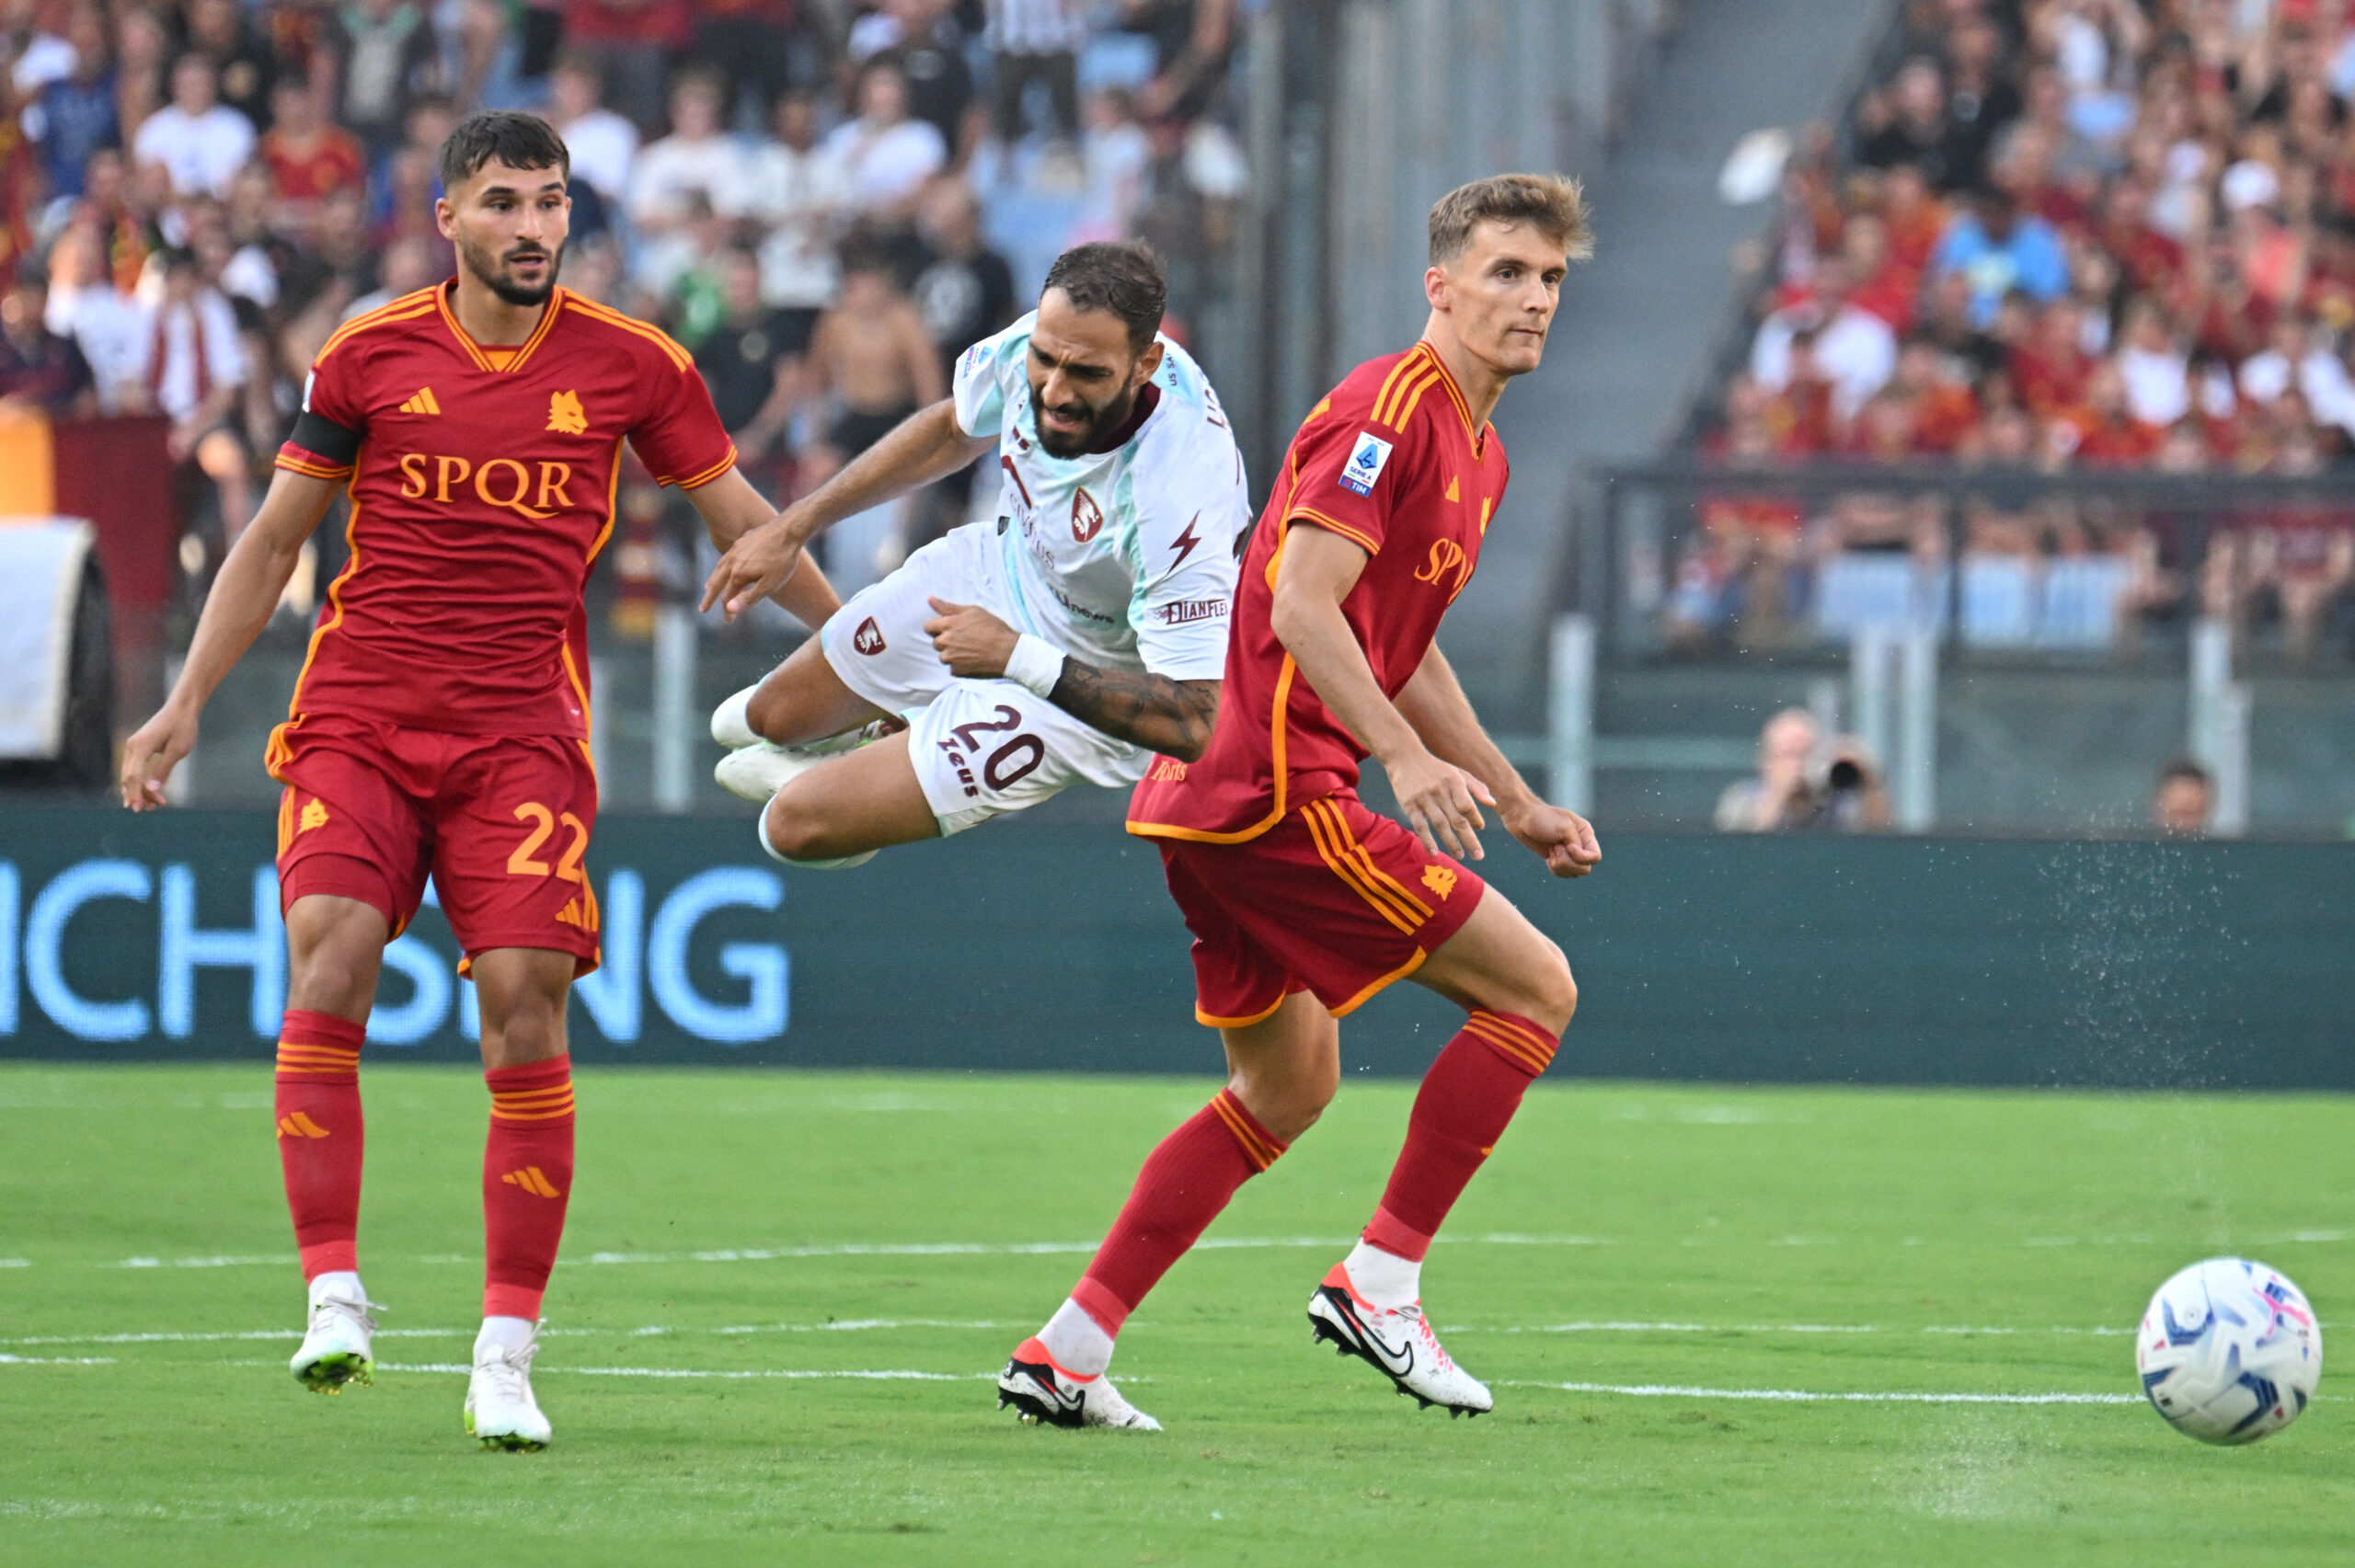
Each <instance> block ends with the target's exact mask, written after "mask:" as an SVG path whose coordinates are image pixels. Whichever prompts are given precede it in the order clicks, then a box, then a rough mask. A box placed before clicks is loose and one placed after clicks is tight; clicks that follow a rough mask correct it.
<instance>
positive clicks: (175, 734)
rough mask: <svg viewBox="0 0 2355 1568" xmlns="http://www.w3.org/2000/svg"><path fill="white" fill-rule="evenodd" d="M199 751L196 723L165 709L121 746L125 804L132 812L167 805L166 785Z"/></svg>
mask: <svg viewBox="0 0 2355 1568" xmlns="http://www.w3.org/2000/svg"><path fill="white" fill-rule="evenodd" d="M195 749H196V720H195V719H193V718H184V717H181V716H180V715H178V714H175V713H174V712H173V711H172V710H171V709H170V708H168V707H167V708H166V709H164V710H163V711H162V712H160V713H158V714H157V715H155V717H154V718H151V719H149V720H148V721H147V722H146V723H145V724H143V725H141V726H140V727H138V728H137V729H136V730H134V731H132V736H131V738H130V739H129V740H126V741H124V742H123V745H122V777H121V786H122V803H123V804H124V805H125V806H127V807H131V809H132V810H133V811H153V810H154V809H155V808H156V807H159V806H165V805H168V804H169V802H167V801H166V800H165V798H164V784H165V783H166V781H167V780H168V779H170V777H171V776H172V770H173V769H174V768H176V767H178V766H179V764H180V762H181V761H182V760H183V759H184V758H186V757H187V756H188V754H189V753H190V751H192V750H195Z"/></svg>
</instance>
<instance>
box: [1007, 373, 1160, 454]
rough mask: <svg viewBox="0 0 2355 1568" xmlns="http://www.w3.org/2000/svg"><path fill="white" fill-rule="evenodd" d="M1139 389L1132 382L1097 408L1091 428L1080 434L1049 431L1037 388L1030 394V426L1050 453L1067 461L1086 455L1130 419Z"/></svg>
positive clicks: (1089, 422) (1047, 452)
mask: <svg viewBox="0 0 2355 1568" xmlns="http://www.w3.org/2000/svg"><path fill="white" fill-rule="evenodd" d="M1137 390H1138V389H1137V388H1136V387H1133V386H1132V387H1130V388H1128V389H1127V390H1126V391H1124V392H1122V393H1121V394H1120V395H1119V396H1118V397H1115V398H1114V399H1113V400H1112V401H1111V402H1109V403H1108V404H1106V405H1105V406H1103V407H1101V408H1098V409H1097V410H1096V412H1095V414H1094V416H1093V417H1092V418H1089V420H1088V421H1087V428H1086V429H1084V430H1082V431H1081V432H1080V433H1079V434H1077V435H1075V436H1056V435H1049V434H1048V433H1047V429H1046V427H1045V426H1043V425H1041V424H1040V423H1039V413H1038V408H1039V397H1038V393H1037V391H1036V390H1035V389H1034V390H1033V391H1032V393H1031V396H1030V409H1031V412H1030V428H1031V429H1032V430H1033V431H1035V432H1037V434H1038V437H1039V445H1040V448H1041V449H1043V450H1044V451H1045V452H1046V454H1047V455H1048V456H1049V457H1052V458H1060V459H1062V460H1063V461H1065V462H1068V461H1070V460H1071V459H1072V458H1074V457H1086V455H1087V454H1088V453H1090V452H1094V451H1095V450H1096V449H1097V447H1098V446H1100V445H1102V444H1103V441H1104V438H1105V437H1106V436H1108V435H1109V434H1111V433H1112V432H1113V431H1114V430H1117V429H1120V427H1121V426H1122V425H1125V424H1127V423H1128V420H1129V416H1130V415H1131V414H1132V413H1134V412H1135V411H1136V406H1137Z"/></svg>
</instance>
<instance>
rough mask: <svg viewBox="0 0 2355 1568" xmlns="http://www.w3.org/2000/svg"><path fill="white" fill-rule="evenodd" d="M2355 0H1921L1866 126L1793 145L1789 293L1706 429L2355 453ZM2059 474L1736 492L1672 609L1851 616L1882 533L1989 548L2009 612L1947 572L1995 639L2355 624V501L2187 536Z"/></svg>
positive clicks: (2181, 465) (1771, 307) (1997, 446)
mask: <svg viewBox="0 0 2355 1568" xmlns="http://www.w3.org/2000/svg"><path fill="white" fill-rule="evenodd" d="M2351 9H2355V7H2350V6H2349V0H1905V4H1903V5H1902V6H1901V7H1900V13H1899V23H1898V31H1899V36H1898V38H1897V40H1895V41H1894V43H1893V46H1892V48H1891V50H1890V55H1889V65H1888V69H1887V70H1886V72H1885V74H1882V75H1881V76H1880V77H1879V79H1878V80H1876V81H1875V82H1873V83H1872V84H1871V85H1870V86H1869V87H1868V89H1867V91H1866V92H1865V93H1864V94H1863V95H1862V97H1861V98H1860V100H1859V101H1858V103H1857V105H1856V107H1855V112H1854V116H1853V119H1852V120H1851V122H1850V123H1849V124H1848V125H1847V126H1846V127H1845V128H1844V131H1842V132H1833V131H1832V130H1831V129H1829V128H1821V129H1819V130H1817V131H1815V132H1811V133H1810V134H1809V135H1808V136H1807V137H1805V138H1803V140H1802V143H1801V144H1800V145H1799V146H1798V148H1797V149H1796V151H1795V153H1794V155H1793V156H1792V157H1791V159H1790V161H1789V162H1788V163H1787V164H1786V166H1785V170H1784V175H1783V193H1782V194H1783V211H1782V219H1781V222H1780V223H1779V225H1778V227H1777V229H1776V231H1775V235H1774V237H1773V240H1772V243H1771V246H1770V247H1769V250H1768V253H1766V254H1764V255H1763V256H1762V257H1761V258H1760V260H1761V262H1762V264H1763V271H1764V274H1765V286H1764V288H1763V291H1762V297H1761V300H1760V304H1759V309H1760V313H1761V318H1760V320H1759V323H1758V326H1757V329H1756V334H1755V337H1754V338H1753V339H1752V343H1751V348H1750V353H1749V355H1748V360H1747V363H1746V366H1745V367H1744V368H1743V369H1742V370H1741V371H1740V372H1739V373H1737V374H1736V375H1734V376H1733V378H1732V379H1731V381H1730V383H1729V384H1728V385H1727V386H1726V387H1725V388H1724V391H1723V397H1722V407H1721V410H1720V417H1719V418H1717V420H1716V421H1715V422H1714V423H1713V425H1712V427H1711V428H1710V429H1709V430H1708V431H1707V433H1706V437H1705V438H1704V441H1703V448H1704V452H1705V453H1706V455H1707V456H1708V457H1709V458H1711V459H1713V460H1715V461H1717V462H1718V463H1722V464H1727V465H1729V466H1738V467H1749V466H1766V465H1774V464H1786V463H1788V462H1791V461H1794V460H1809V459H1815V460H1823V459H1840V460H1846V461H1848V462H1850V463H1854V464H1914V465H1924V464H1961V465H1966V466H1971V467H1985V468H1991V469H1999V470H2008V471H2011V472H2014V473H2043V474H2055V475H2058V474H2090V475H2100V474H2103V473H2115V472H2118V471H2120V470H2142V471H2156V472H2160V473H2165V474H2169V475H2211V476H2215V475H2293V476H2294V475H2329V474H2330V472H2331V471H2332V470H2334V469H2335V468H2338V467H2339V466H2342V465H2348V464H2350V463H2355V371H2350V360H2349V349H2350V348H2355V121H2350V119H2349V101H2350V98H2355V15H2350V10H2351ZM2044 494H2045V495H2046V497H2047V498H2043V499H2031V497H2035V496H2038V495H2039V492H2038V491H2037V490H2036V489H2034V488H2033V487H2026V488H2019V489H2016V490H2015V491H2014V492H2013V493H2012V494H2010V495H2006V494H2005V493H2004V492H2003V490H2002V487H2001V486H1992V487H1990V488H1989V489H1988V490H1986V491H1983V492H1982V493H1981V494H1979V495H1978V496H1977V497H1976V498H1974V499H1973V501H1972V502H1971V503H1970V504H1968V505H1967V506H1965V507H1963V508H1960V509H1959V511H1960V513H1961V515H1959V516H1957V515H1951V514H1948V513H1947V511H1946V510H1945V509H1942V508H1940V507H1938V506H1936V505H1927V506H1924V505H1920V504H1901V503H1899V502H1896V501H1893V500H1891V499H1890V498H1873V497H1866V496H1847V497H1844V498H1842V499H1841V500H1839V501H1838V502H1836V503H1833V504H1832V505H1830V506H1828V507H1826V508H1824V509H1822V510H1821V511H1820V512H1817V513H1815V514H1814V515H1809V512H1808V509H1806V508H1803V507H1801V506H1799V505H1798V504H1796V503H1788V502H1775V501H1766V500H1761V499H1758V498H1747V499H1744V498H1735V497H1727V498H1720V500H1719V501H1718V503H1717V505H1716V506H1715V508H1714V510H1711V511H1710V514H1709V516H1708V519H1707V521H1706V526H1705V527H1704V528H1703V529H1702V530H1701V531H1700V532H1699V534H1698V535H1697V536H1696V537H1695V538H1694V540H1693V541H1692V542H1691V543H1690V544H1689V546H1688V548H1687V550H1686V552H1685V554H1684V555H1683V558H1682V559H1681V560H1680V561H1679V562H1678V563H1677V567H1676V571H1677V589H1676V593H1675V595H1674V600H1675V602H1674V603H1673V604H1672V605H1671V611H1670V621H1671V631H1672V632H1674V633H1675V634H1677V635H1685V636H1692V637H1703V638H1706V637H1709V636H1712V635H1717V634H1719V633H1720V632H1722V631H1723V630H1724V629H1725V628H1726V627H1728V626H1729V625H1730V624H1733V623H1734V622H1736V621H1740V620H1743V619H1748V620H1750V621H1752V622H1764V621H1771V620H1773V619H1774V618H1775V616H1776V615H1777V614H1782V613H1786V612H1790V611H1792V610H1793V609H1794V608H1795V607H1797V606H1798V604H1799V601H1806V607H1807V608H1808V609H1809V611H1810V612H1812V614H1813V616H1814V619H1815V621H1816V623H1817V625H1818V628H1819V629H1820V630H1822V631H1825V632H1836V631H1838V630H1840V629H1841V627H1840V625H1839V624H1837V623H1838V622H1839V621H1840V618H1841V613H1842V612H1840V611H1839V610H1838V608H1837V606H1836V605H1832V606H1831V607H1830V608H1829V609H1828V610H1827V602H1826V594H1825V591H1824V589H1825V585H1824V584H1823V582H1822V581H1821V578H1823V576H1824V575H1825V573H1826V571H1827V570H1828V569H1829V568H1831V567H1832V566H1834V565H1835V564H1836V562H1835V559H1834V558H1835V557H1836V556H1838V555H1841V554H1842V553H1844V552H1856V551H1864V552H1872V551H1901V552H1907V553H1910V554H1911V555H1913V556H1914V557H1915V559H1916V564H1917V571H1916V576H1917V577H1918V576H1920V574H1921V572H1922V571H1928V570H1935V571H1938V572H1944V571H1947V569H1948V563H1949V559H1950V557H1951V556H1952V555H1955V554H1958V553H1959V555H1961V556H1962V557H1963V562H1962V564H1963V566H1964V567H1965V568H1966V571H1967V570H1968V568H1969V566H1970V561H1971V560H1973V559H1976V560H1977V561H1979V562H1981V563H1983V564H1984V566H1985V569H1984V570H1982V572H1981V574H1980V575H1981V576H1982V578H1986V579H1987V586H1986V591H1985V592H1984V593H1982V594H1981V595H1980V596H1979V597H1980V598H1981V599H1982V601H1986V602H1985V603H1984V604H1983V605H1982V612H1980V613H1978V614H1976V615H1975V616H1974V612H1973V602H1972V597H1973V596H1972V591H1971V585H1970V583H1969V582H1968V581H1964V582H1961V583H1960V584H1959V587H1958V589H1957V591H1955V592H1952V593H1947V594H1942V595H1935V596H1934V597H1936V598H1937V599H1939V600H1940V601H1952V602H1953V603H1954V604H1955V606H1956V608H1954V610H1953V611H1952V613H1954V614H1955V615H1957V616H1958V617H1959V619H1960V620H1961V622H1962V624H1961V626H1960V628H1959V629H1960V631H1961V633H1962V635H1964V636H1965V637H1966V638H1970V637H1972V635H1973V632H1974V627H1976V629H1977V630H1978V632H1979V633H1980V634H1982V635H1980V636H1979V637H1978V638H1977V639H1976V640H1981V641H1988V642H1993V643H1998V644H2001V643H2006V642H2011V643H2018V642H2033V643H2038V644H2041V645H2044V646H2102V645H2104V644H2108V643H2113V642H2115V641H2117V640H2119V639H2120V638H2122V637H2126V636H2128V635H2130V634H2131V626H2132V624H2137V623H2142V622H2147V621H2149V620H2150V619H2152V618H2154V617H2165V616H2175V615H2192V614H2210V615H2223V616H2226V617H2230V618H2232V619H2234V620H2235V621H2236V622H2238V623H2240V624H2244V625H2247V626H2257V625H2261V626H2262V627H2264V628H2265V629H2266V630H2267V635H2269V636H2270V635H2276V634H2277V633H2278V635H2279V638H2280V643H2281V645H2282V647H2284V649H2285V650H2286V651H2287V652H2288V653H2289V654H2290V655H2291V656H2292V657H2293V658H2303V657H2306V656H2309V655H2311V654H2312V653H2313V652H2314V651H2315V649H2316V647H2318V646H2320V645H2323V644H2328V645H2330V646H2333V647H2338V646H2339V645H2343V644H2345V643H2347V642H2348V641H2349V632H2350V631H2355V624H2350V615H2349V612H2350V608H2355V606H2350V604H2349V589H2350V588H2351V587H2355V519H2350V516H2349V509H2347V508H2346V507H2344V506H2333V505H2324V504H2304V503H2301V504H2296V505H2287V506H2275V507H2273V508H2271V509H2266V510H2261V511H2258V512H2254V513H2246V512H2245V513H2238V514H2234V515H2232V516H2230V517H2225V518H2222V519H2219V520H2216V521H2219V522H2220V523H2221V526H2218V527H2215V528H2207V527H2200V528H2196V529H2190V530H2186V529H2183V528H2179V527H2171V526H2169V525H2168V523H2167V521H2166V520H2160V521H2158V522H2155V523H2154V521H2153V520H2152V519H2151V518H2150V517H2148V516H2147V515H2144V514H2142V513H2140V512H2137V511H2135V510H2133V509H2119V508H2113V509H2108V511H2106V512H2105V510H2104V509H2101V508H2099V507H2090V508H2089V507H2087V506H2085V505H2084V504H2082V503H2081V502H2078V501H2071V500H2065V499H2058V498H2051V496H2052V495H2053V494H2055V493H2054V492H2045V493H2044ZM2176 521H2177V522H2180V521H2182V520H2181V519H2177V520H2176ZM2195 534H2196V535H2198V537H2197V538H2195V537H2192V535H2195ZM2083 560H2093V561H2095V562H2097V563H2098V565H2097V566H2094V567H2086V568H2085V570H2084V571H2080V572H2078V573H2077V574H2076V576H2077V578H2079V579H2080V580H2079V581H2078V582H2077V583H2076V586H2075V587H2074V588H2069V589H2064V590H2063V596H2064V597H2070V596H2072V595H2074V601H2073V602H2074V605H2075V608H2074V609H2072V608H2071V607H2069V606H2066V605H2063V606H2054V605H2051V604H2048V603H2046V602H2044V601H2043V600H2044V598H2045V597H2046V596H2047V589H2048V586H2049V581H2050V578H2051V576H2052V572H2051V568H2053V567H2057V566H2059V565H2060V564H2062V563H2069V562H2073V561H2083ZM2005 561H2008V562H2009V563H2010V565H2008V566H2006V565H2004V564H2003V563H2004V562H2005ZM1865 565H1866V564H1864V563H1857V564H1856V567H1857V570H1859V571H1863V569H1864V567H1865ZM1879 569H1880V570H1882V571H1883V572H1884V574H1887V573H1889V572H1891V571H1893V570H1894V568H1891V567H1881V568H1879ZM2087 572H2090V573H2091V574H2092V576H2091V578H2087V576H2086V573H2087ZM1864 575H1865V576H1866V577H1869V576H1870V572H1869V571H1865V572H1864ZM2068 577H2069V573H2067V572H2065V571H2064V572H2062V578H2063V579H2064V580H2065V579H2067V578H2068ZM2095 579H2098V580H2095ZM1860 580H1861V579H1860ZM1894 583H1895V578H1894V577H1891V578H1890V583H1889V584H1888V585H1884V588H1885V589H1886V591H1883V590H1882V589H1872V588H1871V587H1870V585H1867V587H1866V588H1865V589H1863V590H1862V591H1863V592H1864V594H1865V597H1866V598H1867V599H1870V598H1871V597H1872V596H1873V594H1874V593H1875V592H1882V596H1883V597H1884V598H1885V597H1887V594H1888V593H1889V592H1894V591H1895V589H1894ZM2088 595H2090V596H2091V597H2088ZM1990 596H1992V598H1991V597H1990ZM1852 597H1853V596H1852ZM1915 597H1916V598H1917V599H1918V598H1920V597H1921V596H1920V595H1919V594H1918V592H1917V593H1916V595H1915ZM1832 598H1833V599H1837V598H1838V594H1837V593H1834V594H1832ZM2014 601H2016V602H2014ZM1827 613H1828V614H1829V616H1830V620H1829V621H1827V620H1826V616H1827ZM2073 616H2074V620H2073V619H2072V617H2073ZM2341 651H2344V649H2343V647H2342V648H2341Z"/></svg>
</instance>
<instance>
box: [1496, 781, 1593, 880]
mask: <svg viewBox="0 0 2355 1568" xmlns="http://www.w3.org/2000/svg"><path fill="white" fill-rule="evenodd" d="M1497 816H1498V818H1499V819H1500V820H1501V821H1502V822H1503V823H1504V826H1505V831H1506V832H1508V833H1511V835H1512V836H1513V837H1514V838H1516V839H1519V840H1520V841H1522V844H1523V845H1524V846H1525V847H1526V848H1527V849H1528V850H1529V851H1530V853H1533V854H1537V855H1542V856H1544V857H1545V869H1546V870H1548V871H1550V872H1552V873H1553V874H1554V875H1555V876H1585V875H1586V874H1587V873H1588V872H1590V871H1592V870H1593V869H1594V868H1595V866H1596V865H1597V864H1600V863H1601V861H1602V859H1603V846H1602V844H1600V843H1599V842H1597V841H1596V840H1595V836H1594V824H1592V823H1591V822H1589V821H1588V820H1587V819H1586V818H1583V817H1581V816H1580V815H1579V814H1578V813H1577V812H1575V811H1568V810H1565V809H1563V808H1562V807H1558V806H1548V805H1546V804H1545V802H1544V801H1542V800H1537V801H1532V802H1530V803H1529V804H1528V805H1526V806H1523V807H1521V808H1520V809H1519V810H1517V811H1509V810H1503V809H1499V811H1498V813H1497Z"/></svg>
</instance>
